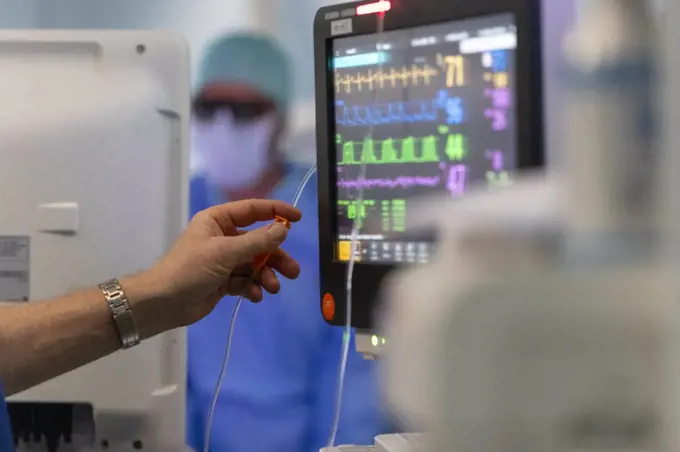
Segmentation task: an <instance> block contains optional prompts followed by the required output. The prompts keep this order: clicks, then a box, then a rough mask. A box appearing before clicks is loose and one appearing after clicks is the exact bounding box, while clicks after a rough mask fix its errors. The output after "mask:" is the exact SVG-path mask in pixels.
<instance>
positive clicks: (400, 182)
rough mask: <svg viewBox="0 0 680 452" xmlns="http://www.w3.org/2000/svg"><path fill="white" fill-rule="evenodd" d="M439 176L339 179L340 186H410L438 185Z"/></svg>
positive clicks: (364, 187)
mask: <svg viewBox="0 0 680 452" xmlns="http://www.w3.org/2000/svg"><path fill="white" fill-rule="evenodd" d="M440 180H441V179H440V178H439V177H418V176H416V177H409V176H399V177H397V178H395V179H364V180H345V179H340V180H338V187H340V188H363V189H366V188H410V187H415V186H421V187H436V186H437V185H438V184H439V182H440Z"/></svg>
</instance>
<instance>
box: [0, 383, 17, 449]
mask: <svg viewBox="0 0 680 452" xmlns="http://www.w3.org/2000/svg"><path fill="white" fill-rule="evenodd" d="M13 450H14V442H13V441H12V433H11V425H10V423H9V414H8V413H7V404H6V403H5V397H4V396H3V395H2V387H0V452H12V451H13Z"/></svg>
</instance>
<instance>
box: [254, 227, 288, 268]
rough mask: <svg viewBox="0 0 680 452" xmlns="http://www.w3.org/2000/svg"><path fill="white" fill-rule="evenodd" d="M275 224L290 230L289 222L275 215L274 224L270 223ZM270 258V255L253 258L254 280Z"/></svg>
mask: <svg viewBox="0 0 680 452" xmlns="http://www.w3.org/2000/svg"><path fill="white" fill-rule="evenodd" d="M276 223H279V224H282V225H284V226H285V227H286V229H290V221H289V220H288V219H286V218H283V217H280V216H278V215H277V216H276V217H275V218H274V223H272V226H273V225H274V224H276ZM270 227H271V226H270ZM270 257H272V255H271V253H268V254H262V255H260V256H257V257H255V260H254V261H253V267H254V268H255V272H254V275H253V278H256V277H258V276H259V275H260V272H261V271H262V270H263V269H264V267H265V266H266V265H267V262H269V258H270Z"/></svg>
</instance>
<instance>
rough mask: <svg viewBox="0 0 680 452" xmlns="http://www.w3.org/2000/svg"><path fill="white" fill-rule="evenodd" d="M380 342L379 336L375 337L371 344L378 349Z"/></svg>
mask: <svg viewBox="0 0 680 452" xmlns="http://www.w3.org/2000/svg"><path fill="white" fill-rule="evenodd" d="M379 343H380V341H379V340H378V336H373V337H372V338H371V344H373V346H374V347H377V346H378V344H379Z"/></svg>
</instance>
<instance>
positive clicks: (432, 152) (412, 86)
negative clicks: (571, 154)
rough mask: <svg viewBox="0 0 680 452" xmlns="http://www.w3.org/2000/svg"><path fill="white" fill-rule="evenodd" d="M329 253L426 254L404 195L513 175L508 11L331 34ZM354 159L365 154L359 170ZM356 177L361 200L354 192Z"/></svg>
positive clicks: (453, 192)
mask: <svg viewBox="0 0 680 452" xmlns="http://www.w3.org/2000/svg"><path fill="white" fill-rule="evenodd" d="M332 45H333V48H332V51H333V77H334V92H335V143H336V154H335V155H336V159H335V164H336V170H337V175H336V182H337V196H336V199H337V214H336V215H337V217H336V239H337V249H336V258H337V260H339V261H348V260H349V259H350V255H351V242H350V239H351V234H352V226H353V224H354V220H355V219H356V218H357V217H358V218H359V234H358V249H357V251H356V253H355V257H356V258H357V260H359V261H360V262H362V263H369V264H401V263H403V264H408V263H413V264H415V263H427V262H428V261H429V260H430V256H431V252H432V246H433V237H432V236H431V235H429V234H422V235H420V236H419V235H417V234H414V233H413V231H408V223H409V221H408V216H409V199H413V198H414V197H418V196H421V195H427V194H437V193H439V194H445V195H446V196H451V197H454V198H455V197H459V196H463V195H464V194H465V192H466V190H467V189H468V187H469V186H470V184H471V183H473V182H482V183H484V181H486V182H485V183H486V184H488V186H489V187H490V188H492V189H495V188H499V187H503V186H505V185H507V184H510V183H511V179H512V170H513V169H514V168H515V161H516V159H515V155H516V130H515V110H514V101H515V99H514V94H515V89H514V83H515V80H514V78H515V67H514V65H515V49H516V47H517V32H516V28H515V24H514V17H513V16H512V15H510V14H506V15H494V16H488V17H483V18H474V19H467V20H462V21H456V22H450V23H441V24H436V25H429V26H424V27H418V28H409V29H402V30H395V31H388V32H385V33H383V34H382V35H381V36H377V35H375V34H373V35H358V36H351V37H346V38H338V39H335V40H334V41H333V44H332ZM362 162H365V164H366V172H365V177H364V178H362V177H361V168H362ZM359 188H363V190H364V191H363V200H362V201H361V202H360V203H359V201H358V195H359Z"/></svg>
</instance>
